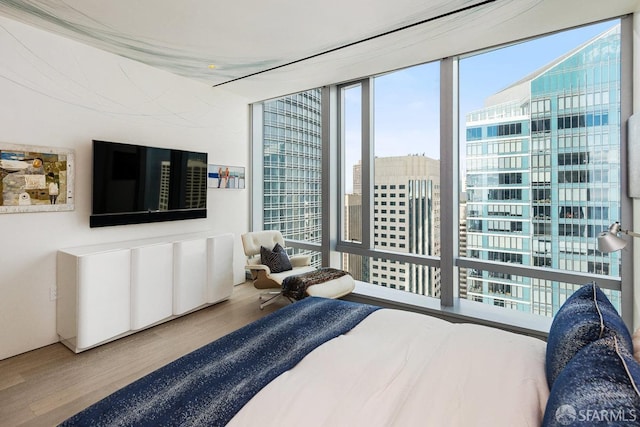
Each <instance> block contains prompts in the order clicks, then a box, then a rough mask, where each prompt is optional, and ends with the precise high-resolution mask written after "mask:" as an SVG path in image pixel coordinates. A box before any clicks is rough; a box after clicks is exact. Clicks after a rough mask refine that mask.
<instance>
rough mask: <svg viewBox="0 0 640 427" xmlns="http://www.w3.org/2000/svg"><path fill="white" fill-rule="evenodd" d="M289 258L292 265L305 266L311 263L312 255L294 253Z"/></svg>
mask: <svg viewBox="0 0 640 427" xmlns="http://www.w3.org/2000/svg"><path fill="white" fill-rule="evenodd" d="M289 260H290V261H291V266H292V267H304V266H306V265H311V255H292V256H291V257H290V258H289Z"/></svg>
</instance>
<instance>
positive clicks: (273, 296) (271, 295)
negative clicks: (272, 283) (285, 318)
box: [259, 291, 282, 310]
mask: <svg viewBox="0 0 640 427" xmlns="http://www.w3.org/2000/svg"><path fill="white" fill-rule="evenodd" d="M281 296H282V292H281V291H267V292H262V293H261V294H260V298H259V299H260V301H262V300H265V299H266V301H264V302H263V303H260V310H262V309H263V308H265V307H266V306H268V305H269V304H271V303H274V302H276V300H277V299H278V298H279V297H281Z"/></svg>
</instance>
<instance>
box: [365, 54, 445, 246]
mask: <svg viewBox="0 0 640 427" xmlns="http://www.w3.org/2000/svg"><path fill="white" fill-rule="evenodd" d="M374 118H375V120H374V140H375V142H374V155H375V164H374V207H373V212H374V226H377V227H375V229H376V230H375V235H374V239H373V240H374V246H375V248H377V249H382V250H386V251H393V252H402V253H412V254H419V255H439V254H440V253H439V248H440V244H439V241H440V234H439V230H440V218H439V214H440V209H439V206H440V191H439V188H440V185H439V184H440V160H439V159H440V63H438V62H436V63H429V64H423V65H419V66H416V67H411V68H406V69H403V70H400V71H396V72H394V73H389V74H385V75H383V76H379V77H376V78H375V80H374Z"/></svg>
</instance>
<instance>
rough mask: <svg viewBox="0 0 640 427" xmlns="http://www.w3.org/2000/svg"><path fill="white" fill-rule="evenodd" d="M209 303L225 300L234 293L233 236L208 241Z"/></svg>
mask: <svg viewBox="0 0 640 427" xmlns="http://www.w3.org/2000/svg"><path fill="white" fill-rule="evenodd" d="M207 257H208V258H209V260H208V263H207V303H209V304H212V303H215V302H218V301H222V300H225V299H227V298H229V297H230V296H231V292H232V291H233V234H221V235H219V236H212V237H209V238H208V239H207Z"/></svg>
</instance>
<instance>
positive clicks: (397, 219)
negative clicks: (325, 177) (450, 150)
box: [345, 155, 440, 296]
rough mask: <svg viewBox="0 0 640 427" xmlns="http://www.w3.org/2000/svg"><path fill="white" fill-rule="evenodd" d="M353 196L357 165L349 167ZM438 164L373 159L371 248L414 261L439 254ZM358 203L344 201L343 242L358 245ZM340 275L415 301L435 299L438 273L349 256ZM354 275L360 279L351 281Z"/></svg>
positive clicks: (415, 157)
mask: <svg viewBox="0 0 640 427" xmlns="http://www.w3.org/2000/svg"><path fill="white" fill-rule="evenodd" d="M353 182H354V184H353V188H354V193H355V191H357V190H358V189H360V188H361V187H360V185H358V184H359V183H360V182H361V168H360V164H356V165H354V166H353ZM439 183H440V161H438V160H435V159H431V158H429V157H426V156H421V155H413V156H397V157H377V158H376V159H375V169H374V211H373V216H374V218H373V227H374V246H375V248H377V249H381V250H385V251H391V252H399V253H411V254H417V255H434V256H435V255H439V254H440V185H439ZM361 203H362V202H361V197H360V195H359V194H357V193H356V194H351V195H347V196H346V199H345V211H346V212H345V221H346V222H347V224H346V225H348V229H347V230H346V231H347V232H346V234H345V235H346V236H347V239H348V240H352V241H361V239H360V230H361V226H362V222H361V218H362V216H361ZM345 265H346V267H345V268H346V269H347V270H349V271H350V272H352V274H355V275H356V276H354V277H356V278H357V279H359V280H366V281H368V282H370V283H373V284H374V285H380V286H385V287H388V288H392V289H398V290H403V291H408V292H413V293H417V294H420V295H429V296H439V295H440V278H439V270H438V269H435V268H429V267H425V266H419V265H415V264H411V263H404V262H399V261H394V260H390V259H383V258H373V259H371V260H369V259H366V258H363V257H361V256H358V255H353V254H350V255H348V256H347V257H346V262H345ZM357 275H360V277H357Z"/></svg>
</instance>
